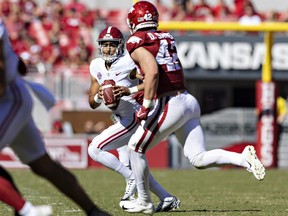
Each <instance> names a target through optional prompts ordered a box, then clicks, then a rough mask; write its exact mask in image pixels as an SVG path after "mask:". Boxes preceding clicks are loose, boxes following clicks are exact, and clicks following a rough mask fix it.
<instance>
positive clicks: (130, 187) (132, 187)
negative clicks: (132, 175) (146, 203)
mask: <svg viewBox="0 0 288 216" xmlns="http://www.w3.org/2000/svg"><path fill="white" fill-rule="evenodd" d="M136 190H137V188H136V181H135V179H128V180H126V189H125V193H124V196H123V197H122V199H121V201H126V200H133V199H134V194H135V193H136Z"/></svg>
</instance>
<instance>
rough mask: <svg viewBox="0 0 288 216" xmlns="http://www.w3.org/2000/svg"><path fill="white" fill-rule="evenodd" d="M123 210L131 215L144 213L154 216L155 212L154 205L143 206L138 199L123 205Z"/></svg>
mask: <svg viewBox="0 0 288 216" xmlns="http://www.w3.org/2000/svg"><path fill="white" fill-rule="evenodd" d="M122 209H123V210H124V211H126V212H130V213H144V214H149V215H153V214H154V212H155V208H154V205H153V203H148V204H146V205H143V204H141V203H140V202H139V201H138V200H137V199H135V200H133V201H126V202H125V203H123V206H122Z"/></svg>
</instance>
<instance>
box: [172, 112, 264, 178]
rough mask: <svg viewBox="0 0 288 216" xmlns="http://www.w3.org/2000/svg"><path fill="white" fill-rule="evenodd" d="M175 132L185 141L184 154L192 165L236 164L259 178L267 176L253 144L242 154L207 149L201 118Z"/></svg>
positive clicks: (180, 139) (181, 140)
mask: <svg viewBox="0 0 288 216" xmlns="http://www.w3.org/2000/svg"><path fill="white" fill-rule="evenodd" d="M175 134H176V136H177V138H178V140H179V142H180V143H184V147H183V150H184V155H185V156H186V157H187V158H188V159H189V161H190V163H191V165H192V166H195V167H196V168H198V169H205V168H209V167H219V166H223V165H236V166H242V167H245V168H246V169H248V171H251V172H253V174H254V176H255V177H256V178H257V179H258V180H262V179H263V178H264V176H265V168H264V166H263V165H262V163H261V162H260V161H259V160H258V158H257V156H256V153H255V150H254V148H253V147H251V146H249V147H247V148H246V149H245V150H244V151H243V152H242V154H239V153H235V152H230V151H226V150H223V149H214V150H210V151H206V149H205V139H204V134H203V130H202V128H201V125H200V120H199V118H193V119H190V120H188V121H187V122H186V124H185V125H184V126H182V127H181V129H179V130H177V131H176V133H175Z"/></svg>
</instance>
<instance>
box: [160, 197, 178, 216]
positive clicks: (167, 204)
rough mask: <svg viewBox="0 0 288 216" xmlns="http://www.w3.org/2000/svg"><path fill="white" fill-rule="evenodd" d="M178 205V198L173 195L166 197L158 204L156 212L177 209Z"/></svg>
mask: <svg viewBox="0 0 288 216" xmlns="http://www.w3.org/2000/svg"><path fill="white" fill-rule="evenodd" d="M179 207H180V200H178V199H177V198H176V197H175V196H172V197H166V198H165V199H164V200H161V202H160V203H159V204H158V206H157V208H156V212H168V211H173V210H175V209H178V208H179Z"/></svg>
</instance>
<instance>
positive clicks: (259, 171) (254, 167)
mask: <svg viewBox="0 0 288 216" xmlns="http://www.w3.org/2000/svg"><path fill="white" fill-rule="evenodd" d="M242 155H243V157H244V159H245V160H246V161H247V162H248V163H249V164H250V167H248V168H247V171H249V172H252V173H253V175H254V176H255V178H256V179H257V180H259V181H261V180H263V179H264V177H265V167H264V165H263V164H262V163H261V161H260V160H259V159H258V157H257V155H256V151H255V149H254V147H253V146H250V145H249V146H246V147H245V149H244V150H243V152H242Z"/></svg>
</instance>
